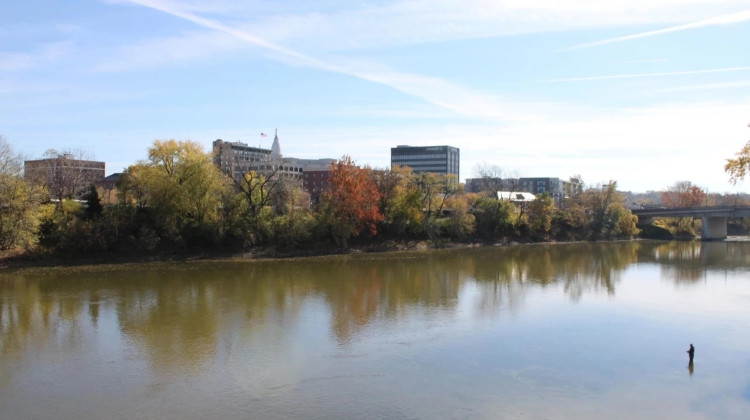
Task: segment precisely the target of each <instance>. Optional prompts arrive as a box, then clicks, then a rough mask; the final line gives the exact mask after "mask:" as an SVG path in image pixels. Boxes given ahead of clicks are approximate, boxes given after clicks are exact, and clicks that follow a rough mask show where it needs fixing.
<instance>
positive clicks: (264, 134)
mask: <svg viewBox="0 0 750 420" xmlns="http://www.w3.org/2000/svg"><path fill="white" fill-rule="evenodd" d="M260 136H261V137H268V134H266V133H260Z"/></svg>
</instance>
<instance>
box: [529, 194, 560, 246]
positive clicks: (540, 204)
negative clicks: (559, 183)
mask: <svg viewBox="0 0 750 420" xmlns="http://www.w3.org/2000/svg"><path fill="white" fill-rule="evenodd" d="M556 210H557V207H556V206H555V201H554V200H553V199H552V197H550V195H549V194H547V193H544V194H542V195H540V196H537V197H536V199H535V200H534V201H532V202H531V203H529V206H528V208H527V209H526V217H527V218H528V226H529V233H530V234H531V236H532V237H534V238H537V239H541V240H547V239H549V238H550V234H551V231H552V219H553V217H554V215H555V211H556Z"/></svg>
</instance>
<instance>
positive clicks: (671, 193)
mask: <svg viewBox="0 0 750 420" xmlns="http://www.w3.org/2000/svg"><path fill="white" fill-rule="evenodd" d="M661 202H662V204H663V205H664V206H665V207H698V206H705V205H706V204H708V196H707V195H706V192H705V191H703V190H702V189H701V188H700V187H698V186H697V185H693V184H692V183H691V182H690V181H678V182H675V183H674V185H672V186H670V187H668V188H667V190H666V191H664V192H663V193H662V195H661Z"/></svg>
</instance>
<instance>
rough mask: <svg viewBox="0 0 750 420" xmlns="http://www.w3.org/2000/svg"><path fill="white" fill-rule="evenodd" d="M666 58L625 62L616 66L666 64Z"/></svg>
mask: <svg viewBox="0 0 750 420" xmlns="http://www.w3.org/2000/svg"><path fill="white" fill-rule="evenodd" d="M667 61H669V60H667V59H666V58H645V59H642V60H626V61H620V62H619V63H618V64H644V63H666V62H667Z"/></svg>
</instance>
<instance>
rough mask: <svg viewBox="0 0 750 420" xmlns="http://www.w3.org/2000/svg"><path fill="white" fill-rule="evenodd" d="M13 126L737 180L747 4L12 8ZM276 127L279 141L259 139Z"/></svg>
mask: <svg viewBox="0 0 750 420" xmlns="http://www.w3.org/2000/svg"><path fill="white" fill-rule="evenodd" d="M2 10H3V13H1V14H0V95H1V96H2V97H3V99H4V100H3V101H2V102H1V103H0V135H2V136H4V137H5V139H6V140H7V141H8V142H9V144H11V145H12V146H13V147H14V149H15V150H17V151H18V152H21V153H23V154H24V155H26V156H27V157H29V158H32V159H33V158H37V157H39V156H41V155H42V154H43V153H44V151H45V150H47V149H50V148H54V149H58V150H64V149H80V150H85V151H87V152H89V153H91V154H92V155H93V156H94V157H95V158H96V159H98V160H102V161H105V162H106V163H107V168H108V171H109V172H108V174H110V173H114V172H121V171H122V170H123V169H124V168H126V167H127V166H129V165H131V164H134V163H136V162H137V161H138V160H140V159H145V158H146V156H147V149H148V147H149V146H150V145H151V144H152V142H153V141H154V140H156V139H160V140H166V139H171V138H174V139H178V140H188V139H190V140H194V141H196V142H198V143H200V144H202V145H203V147H204V149H205V150H206V151H210V150H211V144H212V142H213V141H214V140H216V139H224V140H226V141H242V142H244V143H247V144H248V145H255V144H256V143H257V144H258V145H259V146H261V147H264V148H266V147H268V148H270V143H271V141H272V139H273V133H274V130H275V129H276V128H278V130H279V138H280V140H281V143H282V146H283V149H282V150H283V151H284V154H285V155H288V156H293V157H298V158H302V159H321V158H331V159H339V158H340V157H341V156H343V155H349V156H351V157H352V159H354V160H355V162H356V163H357V164H359V165H363V166H371V167H377V168H387V167H390V148H391V147H396V146H398V145H406V144H408V145H412V146H428V145H450V146H453V147H458V148H459V149H460V150H461V162H460V166H461V171H460V172H461V173H460V177H459V178H460V180H461V181H462V182H463V181H465V180H466V179H467V178H473V177H475V176H474V175H475V174H474V173H473V172H474V168H475V167H476V165H478V164H481V163H487V164H491V165H497V166H500V167H502V168H503V169H504V170H506V171H509V172H515V173H518V174H519V175H520V176H523V177H557V178H561V179H568V178H569V177H571V176H574V175H580V176H581V177H582V178H583V180H584V181H585V183H586V184H588V185H595V184H599V183H606V182H608V181H610V180H615V181H617V183H618V187H619V189H620V190H622V191H642V192H646V191H658V190H664V189H666V188H668V187H669V186H671V185H673V184H674V183H675V182H678V181H690V182H692V183H693V184H695V185H697V186H699V187H701V188H703V189H704V190H706V191H708V192H718V193H730V194H733V193H737V192H744V191H750V189H749V188H748V185H747V184H743V183H738V184H737V185H731V184H730V183H729V176H728V175H727V174H726V173H724V164H725V160H726V159H729V158H733V157H734V156H735V153H736V152H738V151H739V150H740V149H741V148H742V147H743V146H744V144H745V143H746V142H747V141H748V140H750V129H748V127H747V124H748V123H750V55H748V54H747V51H746V45H745V44H746V42H744V41H743V40H747V39H750V6H749V5H747V4H743V3H742V2H738V1H736V0H693V1H681V0H670V1H650V0H629V1H625V0H612V1H607V2H599V3H594V4H586V3H582V2H577V1H569V0H561V1H558V2H552V3H550V2H548V1H546V0H528V1H525V2H516V1H503V0H492V1H489V0H462V1H459V0H441V1H437V2H424V1H421V0H365V1H362V2H357V3H351V2H345V1H341V0H333V1H329V2H325V3H322V4H321V3H314V2H313V3H310V2H300V1H297V0H290V1H287V2H281V3H279V2H270V1H266V0H258V1H252V2H247V1H241V0H222V1H221V2H210V3H205V2H196V1H194V0H169V1H166V0H83V1H82V2H79V3H77V4H76V7H70V6H69V5H66V4H61V3H59V2H54V1H50V0H29V1H24V2H11V3H10V4H7V5H3V7H2ZM261 133H265V134H266V135H267V137H262V136H261Z"/></svg>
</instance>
